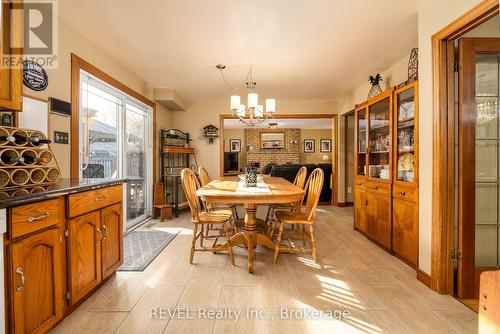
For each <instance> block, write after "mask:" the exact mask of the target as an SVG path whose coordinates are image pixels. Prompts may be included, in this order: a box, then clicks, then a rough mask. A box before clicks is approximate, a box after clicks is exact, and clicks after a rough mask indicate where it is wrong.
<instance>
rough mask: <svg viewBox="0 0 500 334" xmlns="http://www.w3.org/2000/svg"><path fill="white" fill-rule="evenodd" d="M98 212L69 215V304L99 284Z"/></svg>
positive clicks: (99, 234) (99, 236)
mask: <svg viewBox="0 0 500 334" xmlns="http://www.w3.org/2000/svg"><path fill="white" fill-rule="evenodd" d="M100 218H101V217H100V212H99V211H94V212H91V213H88V214H86V215H83V216H80V217H77V218H73V219H71V220H70V221H69V226H68V231H69V233H68V234H69V235H68V259H69V287H70V293H71V294H70V303H71V305H73V304H75V303H76V302H78V301H79V300H80V299H82V298H83V297H85V296H86V295H87V294H88V293H89V292H91V291H92V290H93V289H94V288H95V287H96V286H97V285H99V283H101V279H102V273H101V239H102V234H101V229H100Z"/></svg>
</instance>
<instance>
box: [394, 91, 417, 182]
mask: <svg viewBox="0 0 500 334" xmlns="http://www.w3.org/2000/svg"><path fill="white" fill-rule="evenodd" d="M396 101H397V102H396V108H397V109H396V135H397V140H396V146H397V147H396V171H395V173H396V175H395V176H396V180H398V181H403V182H414V180H415V166H414V165H415V89H414V87H410V88H408V89H406V90H404V91H401V92H399V93H397V95H396Z"/></svg>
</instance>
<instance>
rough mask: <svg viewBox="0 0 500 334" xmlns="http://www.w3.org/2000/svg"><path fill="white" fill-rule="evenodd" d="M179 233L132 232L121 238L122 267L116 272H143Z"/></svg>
mask: <svg viewBox="0 0 500 334" xmlns="http://www.w3.org/2000/svg"><path fill="white" fill-rule="evenodd" d="M178 233H179V232H177V233H175V234H173V233H169V232H163V231H132V232H130V233H128V234H127V235H125V237H124V238H123V257H124V260H123V265H122V266H121V267H120V268H118V271H143V270H144V269H146V268H147V266H148V265H149V264H150V263H151V262H153V260H154V259H155V258H156V257H157V256H158V254H160V253H161V251H162V250H163V249H164V248H165V247H167V245H168V244H169V243H170V242H171V241H172V240H173V239H174V238H175V236H176V235H177V234H178Z"/></svg>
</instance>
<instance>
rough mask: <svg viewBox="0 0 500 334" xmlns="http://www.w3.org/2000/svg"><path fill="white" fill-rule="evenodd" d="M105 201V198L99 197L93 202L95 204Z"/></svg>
mask: <svg viewBox="0 0 500 334" xmlns="http://www.w3.org/2000/svg"><path fill="white" fill-rule="evenodd" d="M105 199H106V196H99V197H96V199H95V201H96V202H102V201H104V200H105Z"/></svg>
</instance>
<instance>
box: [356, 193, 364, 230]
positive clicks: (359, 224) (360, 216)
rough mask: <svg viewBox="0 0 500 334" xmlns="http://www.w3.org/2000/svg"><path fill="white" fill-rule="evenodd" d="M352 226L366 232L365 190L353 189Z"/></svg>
mask: <svg viewBox="0 0 500 334" xmlns="http://www.w3.org/2000/svg"><path fill="white" fill-rule="evenodd" d="M354 226H355V227H356V229H357V230H359V231H361V232H365V233H366V191H364V190H361V189H358V188H355V189H354Z"/></svg>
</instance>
